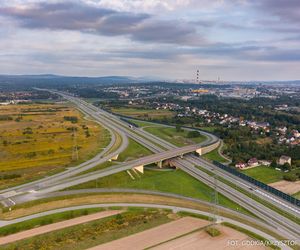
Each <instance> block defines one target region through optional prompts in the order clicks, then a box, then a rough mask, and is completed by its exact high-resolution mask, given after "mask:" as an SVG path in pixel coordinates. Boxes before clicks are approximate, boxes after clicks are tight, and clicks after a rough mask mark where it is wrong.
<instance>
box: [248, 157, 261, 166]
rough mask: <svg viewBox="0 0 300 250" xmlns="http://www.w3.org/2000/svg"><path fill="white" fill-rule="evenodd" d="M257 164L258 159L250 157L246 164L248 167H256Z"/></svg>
mask: <svg viewBox="0 0 300 250" xmlns="http://www.w3.org/2000/svg"><path fill="white" fill-rule="evenodd" d="M258 165H259V164H258V160H257V159H256V158H251V159H250V160H249V161H248V166H249V167H257V166H258Z"/></svg>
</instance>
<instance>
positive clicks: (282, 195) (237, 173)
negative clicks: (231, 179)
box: [213, 161, 300, 207]
mask: <svg viewBox="0 0 300 250" xmlns="http://www.w3.org/2000/svg"><path fill="white" fill-rule="evenodd" d="M213 163H214V165H215V166H217V167H219V168H221V169H223V170H225V171H227V172H229V173H231V174H233V175H235V176H238V177H239V178H241V179H243V180H245V181H248V182H250V183H251V184H254V185H255V186H257V187H259V188H262V189H264V190H266V191H268V192H270V193H272V194H274V195H276V196H278V197H279V198H281V199H283V200H286V201H288V202H289V203H291V204H293V205H296V206H298V207H300V200H298V199H296V198H295V197H293V196H291V195H288V194H286V193H284V192H281V191H280V190H278V189H276V188H273V187H271V186H269V185H267V184H265V183H263V182H261V181H258V180H256V179H254V178H252V177H250V176H248V175H245V174H243V173H241V172H240V171H238V170H236V169H234V168H231V167H229V166H226V165H223V164H221V163H220V162H217V161H213Z"/></svg>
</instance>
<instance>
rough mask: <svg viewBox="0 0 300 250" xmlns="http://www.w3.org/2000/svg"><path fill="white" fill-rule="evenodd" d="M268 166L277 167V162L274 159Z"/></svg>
mask: <svg viewBox="0 0 300 250" xmlns="http://www.w3.org/2000/svg"><path fill="white" fill-rule="evenodd" d="M270 167H271V168H277V163H276V161H275V160H273V161H272V163H271V165H270Z"/></svg>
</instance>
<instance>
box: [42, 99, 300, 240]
mask: <svg viewBox="0 0 300 250" xmlns="http://www.w3.org/2000/svg"><path fill="white" fill-rule="evenodd" d="M64 97H65V98H68V100H70V101H73V102H75V103H76V104H77V105H79V106H80V108H82V109H84V110H85V111H86V112H95V113H94V115H101V117H102V120H103V118H104V117H105V119H106V121H111V122H113V123H114V125H115V126H119V128H120V129H121V130H122V131H123V132H124V133H126V134H127V135H128V136H129V137H132V138H133V139H135V140H137V141H138V142H139V143H141V144H142V145H144V146H146V147H147V148H149V149H150V150H152V151H153V152H162V151H164V149H169V150H171V151H166V152H163V154H160V153H158V154H157V156H159V157H158V158H157V157H155V155H154V156H150V158H152V157H154V158H153V159H152V160H150V161H152V162H155V161H159V160H158V159H159V158H161V159H162V158H168V157H171V156H172V154H170V152H172V151H173V150H177V149H176V147H175V146H174V145H172V144H170V143H167V142H165V141H164V140H162V139H160V138H157V137H156V136H154V135H152V134H150V133H147V132H145V131H142V130H140V129H135V130H134V132H133V130H132V129H129V128H128V124H124V122H123V121H122V120H120V119H118V118H117V117H115V116H113V115H112V114H110V113H107V112H105V111H102V110H101V111H99V109H98V108H96V107H94V106H92V105H90V104H87V103H85V102H83V101H82V100H79V99H77V98H74V97H69V96H67V97H66V96H64ZM137 134H139V135H140V137H139V136H137ZM212 140H213V139H212ZM151 141H154V142H156V143H155V144H154V143H153V142H151ZM157 144H159V145H160V146H157ZM163 148H164V149H163ZM177 152H180V151H176V153H177ZM182 152H187V151H185V150H183V151H182ZM163 155H165V156H163ZM167 155H168V156H167ZM191 157H192V156H186V157H185V159H187V161H189V162H191V161H192V163H194V164H195V159H193V160H192V159H190V158H191ZM197 158H199V157H197ZM199 159H200V158H199ZM148 160H149V159H146V160H145V159H144V158H141V159H139V163H140V165H142V164H147V161H148ZM196 160H198V159H196ZM200 160H202V162H200V161H199V162H198V163H197V162H196V165H200V166H202V165H203V164H205V162H204V163H203V159H200ZM150 161H149V162H150ZM179 161H180V160H179ZM193 161H194V162H193ZM129 164H131V162H129V163H125V165H124V166H123V164H121V165H118V166H115V167H111V168H108V169H106V170H104V171H101V173H97V172H94V173H93V175H92V174H91V175H89V176H81V177H77V178H76V179H74V178H73V179H70V180H69V181H68V184H67V185H73V184H75V185H76V184H79V183H82V182H83V181H88V180H92V179H95V178H98V177H104V176H107V175H109V174H113V173H116V172H118V171H119V170H121V171H124V170H126V169H130V168H131V167H132V166H133V165H129ZM135 164H138V163H135V162H134V165H135ZM177 164H178V163H177ZM179 167H180V168H181V169H183V170H185V171H186V172H188V170H187V169H186V163H185V164H181V166H179ZM208 167H210V168H211V166H208ZM190 168H193V170H194V171H195V169H196V168H195V167H194V166H190ZM210 170H211V169H210ZM198 176H202V179H201V181H203V176H205V173H204V172H202V171H200V170H198ZM207 178H208V177H207ZM206 183H207V184H209V185H210V186H211V185H212V184H211V182H206ZM60 185H61V186H60ZM224 185H225V184H224ZM63 187H66V184H65V183H61V184H58V185H56V186H55V187H52V188H50V189H49V188H48V189H46V190H41V192H46V193H47V192H53V191H56V190H59V189H62V188H63ZM225 187H226V188H223V189H220V190H218V191H219V192H220V193H223V194H224V195H225V196H229V197H230V198H231V199H233V200H234V201H236V202H237V203H238V204H240V205H242V206H243V207H245V208H247V209H248V210H249V211H251V212H252V213H253V214H256V215H260V216H261V218H262V219H264V220H265V221H266V222H269V223H271V224H273V225H274V228H276V229H278V230H279V231H280V232H281V234H282V235H285V236H286V237H290V238H295V237H296V238H298V237H299V233H298V232H300V227H299V225H298V224H296V223H294V222H292V221H290V220H289V219H287V218H285V217H284V216H282V215H280V214H278V213H276V212H274V211H273V210H271V209H269V208H267V207H265V206H263V205H261V204H260V203H258V202H256V201H255V200H253V199H251V197H248V196H246V195H244V194H243V193H240V192H239V191H237V190H236V189H234V188H232V187H230V186H228V185H225ZM226 190H227V192H226ZM233 194H234V195H233ZM233 196H235V197H233ZM241 197H242V198H241ZM249 204H252V205H251V206H250V205H249Z"/></svg>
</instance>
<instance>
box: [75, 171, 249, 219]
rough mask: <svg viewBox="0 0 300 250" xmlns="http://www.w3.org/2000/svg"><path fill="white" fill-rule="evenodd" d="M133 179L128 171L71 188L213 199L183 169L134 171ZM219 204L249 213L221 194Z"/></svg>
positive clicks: (210, 190) (201, 184)
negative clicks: (132, 190)
mask: <svg viewBox="0 0 300 250" xmlns="http://www.w3.org/2000/svg"><path fill="white" fill-rule="evenodd" d="M132 174H133V176H134V177H135V179H134V180H133V179H132V178H131V177H130V176H129V175H128V174H127V173H126V172H120V173H117V174H114V175H111V176H106V177H103V178H100V179H97V180H95V181H90V182H86V183H83V184H80V185H77V186H74V187H71V188H70V189H85V188H95V187H97V188H133V189H145V190H153V191H162V192H167V193H173V194H179V195H183V196H187V197H192V198H196V199H200V200H205V201H209V202H210V201H212V194H213V189H212V188H210V187H208V186H207V185H205V184H204V183H202V182H200V181H198V180H196V179H194V178H193V177H191V176H189V175H188V174H186V173H184V172H183V171H181V170H176V171H156V170H147V169H146V170H145V171H144V174H138V175H137V174H136V173H133V172H132ZM219 204H220V205H223V206H225V207H229V208H231V209H233V210H237V211H242V212H244V213H248V212H247V211H246V210H245V209H243V208H242V207H241V206H239V205H237V204H236V203H234V202H232V201H231V200H229V199H228V198H226V197H224V196H223V195H221V194H219Z"/></svg>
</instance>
